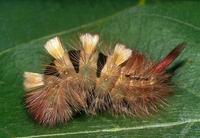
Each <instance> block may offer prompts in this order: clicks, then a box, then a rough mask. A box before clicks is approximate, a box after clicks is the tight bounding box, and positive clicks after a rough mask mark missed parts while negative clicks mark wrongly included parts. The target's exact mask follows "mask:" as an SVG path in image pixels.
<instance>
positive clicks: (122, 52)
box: [89, 44, 131, 114]
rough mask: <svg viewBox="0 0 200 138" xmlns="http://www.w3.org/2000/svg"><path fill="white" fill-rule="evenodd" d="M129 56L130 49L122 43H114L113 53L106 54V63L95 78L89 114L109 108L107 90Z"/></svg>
mask: <svg viewBox="0 0 200 138" xmlns="http://www.w3.org/2000/svg"><path fill="white" fill-rule="evenodd" d="M130 56H131V50H130V49H127V48H126V46H124V45H122V44H116V46H115V49H114V51H113V53H112V54H111V55H108V56H107V60H106V63H105V65H104V67H103V69H102V70H101V75H100V77H99V78H98V79H97V80H96V88H95V92H94V93H95V99H94V100H93V102H92V103H91V104H90V108H89V112H90V113H91V114H96V113H97V112H102V111H106V110H108V109H109V107H110V105H111V104H112V103H111V98H110V95H109V91H111V90H112V88H113V87H114V84H115V82H116V80H117V78H118V76H119V75H120V70H121V65H122V63H124V62H125V61H127V60H128V58H129V57H130Z"/></svg>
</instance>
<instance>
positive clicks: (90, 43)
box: [80, 33, 99, 56]
mask: <svg viewBox="0 0 200 138" xmlns="http://www.w3.org/2000/svg"><path fill="white" fill-rule="evenodd" d="M80 41H81V43H82V48H83V50H84V52H85V54H87V55H89V56H90V55H91V54H93V53H94V51H95V50H96V46H97V43H98V42H99V35H97V34H95V35H91V34H89V33H86V34H83V35H81V36H80Z"/></svg>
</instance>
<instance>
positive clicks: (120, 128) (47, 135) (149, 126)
mask: <svg viewBox="0 0 200 138" xmlns="http://www.w3.org/2000/svg"><path fill="white" fill-rule="evenodd" d="M198 122H200V119H189V120H185V121H177V122H169V123H160V124H153V125H143V126H136V127H117V128H111V129H97V130H92V131H90V130H86V131H76V132H66V133H54V134H43V135H30V136H22V137H16V138H37V137H53V136H66V135H79V134H93V133H100V132H106V133H112V132H120V131H128V130H141V129H152V128H165V127H172V126H178V125H183V124H188V123H193V124H194V123H198Z"/></svg>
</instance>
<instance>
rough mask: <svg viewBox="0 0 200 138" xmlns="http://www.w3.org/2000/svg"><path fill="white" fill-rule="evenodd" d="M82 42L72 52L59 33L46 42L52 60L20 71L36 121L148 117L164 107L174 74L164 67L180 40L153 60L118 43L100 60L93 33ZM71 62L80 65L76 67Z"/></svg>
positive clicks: (178, 50) (177, 51) (177, 50)
mask: <svg viewBox="0 0 200 138" xmlns="http://www.w3.org/2000/svg"><path fill="white" fill-rule="evenodd" d="M80 42H81V46H80V47H79V49H78V50H75V51H74V52H71V53H70V52H69V51H67V50H66V49H64V46H63V44H62V43H61V40H60V39H59V38H58V37H55V38H52V39H50V40H48V41H47V42H46V44H45V45H44V48H45V49H46V51H47V52H48V53H49V54H50V55H51V56H52V57H53V58H54V61H53V63H52V64H49V65H48V66H47V67H46V68H45V72H44V73H43V74H39V73H32V72H25V73H24V88H25V91H26V93H25V103H26V107H27V111H28V112H29V113H30V114H31V115H32V117H33V119H34V120H36V121H37V122H38V123H40V124H43V125H48V126H55V125H56V124H58V123H61V124H62V123H64V122H67V121H69V120H70V119H71V118H72V117H73V116H74V115H75V114H76V113H78V112H82V111H84V112H85V113H86V114H90V115H96V114H97V113H99V112H109V113H111V114H112V115H114V116H116V115H124V116H131V117H133V116H149V115H151V114H153V113H155V112H157V111H158V110H159V109H160V108H161V107H164V105H166V103H167V102H166V99H167V97H168V96H169V94H170V93H171V91H172V85H171V83H170V78H171V77H172V75H171V74H168V73H166V69H167V68H168V66H169V65H170V64H171V63H172V62H173V61H174V60H175V59H176V58H177V56H178V55H179V54H180V53H181V51H182V50H183V49H184V47H185V44H184V43H182V44H179V45H178V46H177V47H176V48H174V49H173V50H172V51H171V52H170V53H169V54H168V55H167V56H166V57H165V58H163V59H162V60H160V61H158V62H156V63H155V62H153V61H151V60H149V59H148V58H146V57H145V56H144V55H143V54H141V53H140V52H138V51H136V50H131V49H129V48H127V47H126V46H125V45H123V44H119V43H118V44H116V46H115V48H114V50H113V51H112V52H110V53H109V54H106V55H105V54H104V55H103V60H102V58H101V54H99V51H97V45H98V42H99V35H97V34H94V35H92V34H89V33H86V34H83V35H81V36H80ZM73 63H76V64H78V71H77V70H76V67H75V66H74V64H73ZM98 74H99V75H98Z"/></svg>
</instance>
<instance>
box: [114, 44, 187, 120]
mask: <svg viewBox="0 0 200 138" xmlns="http://www.w3.org/2000/svg"><path fill="white" fill-rule="evenodd" d="M184 47H185V45H184V44H180V45H178V46H177V47H176V48H175V49H174V50H172V51H171V52H170V53H169V54H168V55H167V56H166V57H165V58H164V59H163V60H161V61H160V62H159V63H153V62H152V61H150V60H148V59H147V58H146V57H145V56H144V55H142V54H140V53H139V52H133V54H132V57H131V58H130V59H129V60H128V62H127V64H126V65H125V66H124V67H123V68H122V71H121V74H120V77H119V78H118V80H117V83H116V84H115V87H114V88H113V89H112V91H111V95H112V96H111V97H112V98H113V99H112V101H113V108H112V110H111V113H112V114H114V115H128V116H149V115H150V114H152V113H154V112H157V111H158V110H159V109H160V108H162V107H164V106H165V105H167V102H166V101H167V100H166V98H167V97H168V96H169V94H170V93H171V90H172V85H171V83H170V76H171V74H167V73H166V72H165V71H166V69H167V67H168V66H169V65H170V64H171V63H172V62H173V61H174V60H175V59H176V57H177V56H178V55H179V54H180V53H181V51H182V50H183V49H184Z"/></svg>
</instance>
